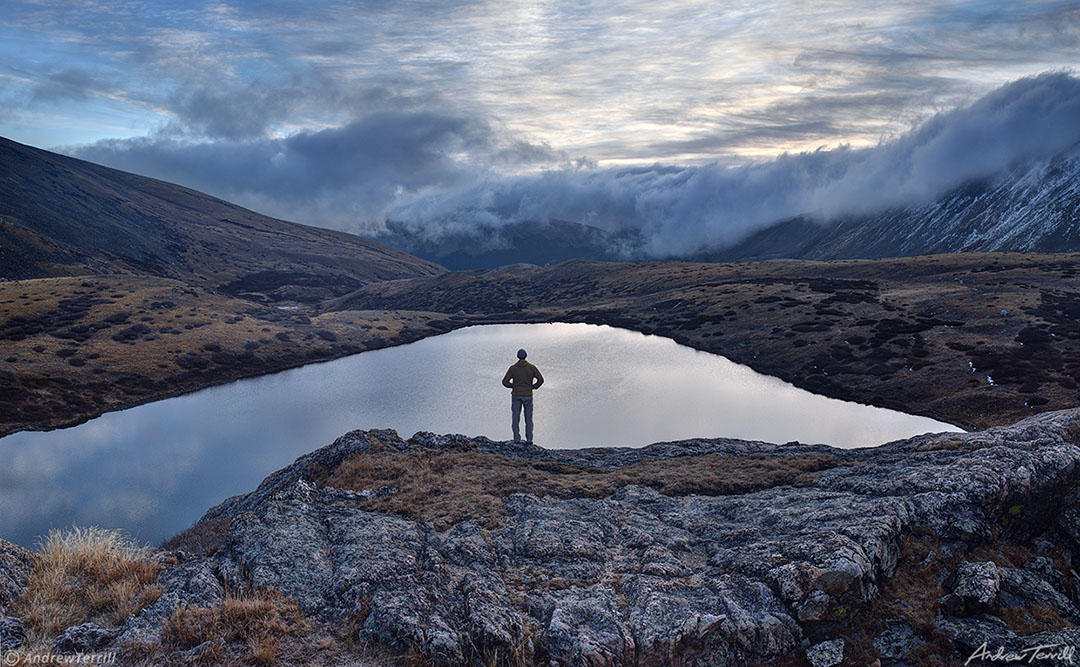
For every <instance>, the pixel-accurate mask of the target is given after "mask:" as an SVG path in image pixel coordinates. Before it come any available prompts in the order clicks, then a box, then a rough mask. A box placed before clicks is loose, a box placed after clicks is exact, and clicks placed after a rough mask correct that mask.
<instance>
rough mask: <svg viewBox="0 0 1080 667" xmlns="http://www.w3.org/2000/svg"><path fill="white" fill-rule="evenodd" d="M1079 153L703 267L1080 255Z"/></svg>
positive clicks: (799, 221)
mask: <svg viewBox="0 0 1080 667" xmlns="http://www.w3.org/2000/svg"><path fill="white" fill-rule="evenodd" d="M1078 223H1080V146H1074V147H1073V149H1072V150H1070V151H1067V152H1065V153H1060V154H1058V155H1056V156H1054V157H1053V158H1050V159H1045V160H1034V161H1027V162H1022V163H1019V164H1017V165H1014V166H1013V167H1012V168H1011V169H1009V170H1007V171H1005V172H1002V173H999V174H997V175H996V176H993V177H987V178H980V179H974V180H970V181H968V182H966V183H964V184H962V185H960V186H959V187H957V188H953V189H952V190H949V191H947V192H946V193H945V194H943V195H941V196H940V197H937V198H936V199H934V200H933V201H931V202H929V203H926V204H922V205H916V206H908V207H898V208H892V209H887V210H883V211H880V212H877V213H870V214H864V215H849V216H844V217H840V218H838V219H837V220H835V221H832V222H818V221H815V220H813V219H812V218H811V217H809V216H796V217H794V218H788V219H786V220H782V221H779V222H777V223H774V224H772V225H770V226H768V227H766V228H764V229H761V230H759V231H757V232H754V233H753V234H751V235H750V236H748V237H746V238H745V239H743V240H742V241H740V242H739V243H737V244H735V245H734V246H731V247H729V248H726V249H722V250H719V251H713V252H704V253H702V255H701V256H700V257H699V259H704V260H709V261H730V260H736V259H738V260H743V259H771V258H790V259H814V260H827V259H877V258H882V257H912V256H916V255H925V254H932V253H946V252H1002V251H1010V252H1071V251H1076V250H1078V249H1080V224H1078Z"/></svg>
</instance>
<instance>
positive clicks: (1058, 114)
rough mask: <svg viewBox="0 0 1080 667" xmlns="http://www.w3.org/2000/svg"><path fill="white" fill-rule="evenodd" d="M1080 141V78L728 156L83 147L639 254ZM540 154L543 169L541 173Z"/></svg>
mask: <svg viewBox="0 0 1080 667" xmlns="http://www.w3.org/2000/svg"><path fill="white" fill-rule="evenodd" d="M1078 142H1080V79H1077V78H1076V77H1074V76H1071V75H1069V74H1066V73H1047V74H1043V75H1040V76H1036V77H1028V78H1024V79H1020V80H1018V81H1015V82H1013V83H1010V84H1008V85H1006V86H1003V87H1001V88H999V89H997V90H995V91H993V92H991V93H990V94H988V95H986V96H984V97H983V98H981V99H979V100H978V101H976V102H975V103H973V104H971V105H969V106H965V107H962V108H959V109H954V110H951V111H948V112H943V113H940V114H938V115H936V116H934V117H932V118H930V119H929V120H927V121H926V122H925V123H923V124H922V125H920V126H919V127H917V128H916V129H914V130H912V131H911V132H909V133H907V134H904V135H902V136H900V137H899V138H897V139H894V140H891V141H887V142H883V143H881V144H879V145H877V146H874V147H870V148H859V149H855V148H850V147H840V148H837V149H832V150H824V149H821V150H816V151H810V152H803V153H796V154H783V155H781V156H779V157H777V158H775V159H773V160H768V161H761V162H756V163H752V164H749V165H743V166H728V165H722V164H718V163H713V164H708V165H702V166H690V167H675V166H664V165H660V164H655V165H652V166H647V167H634V168H616V169H611V168H608V169H604V168H597V167H596V166H595V165H593V164H591V163H589V162H587V161H577V162H572V161H570V160H569V159H568V158H567V156H566V155H564V154H562V153H559V152H557V151H555V150H553V149H551V148H550V147H547V146H545V145H543V144H535V143H529V142H526V141H522V140H519V139H516V138H515V137H514V136H513V135H512V134H511V133H509V132H506V131H504V130H499V129H498V128H496V127H495V126H493V125H492V124H490V123H488V122H485V121H483V120H482V119H479V118H476V117H469V116H460V115H458V116H454V115H443V114H436V113H431V112H423V113H420V112H418V113H413V114H400V113H399V114H386V113H377V114H373V115H370V116H367V117H365V118H363V119H359V120H357V121H354V122H352V123H350V124H348V125H346V126H343V127H339V128H332V129H326V130H321V131H317V132H299V133H296V134H294V135H291V136H289V137H287V138H281V139H249V140H239V139H237V140H218V141H214V142H200V143H188V142H182V141H177V140H170V139H139V140H127V141H113V142H104V143H99V144H96V145H94V146H91V147H87V148H84V149H81V150H79V151H77V153H78V155H79V156H80V157H84V158H86V159H90V160H93V161H97V162H102V163H105V164H109V165H112V166H116V167H119V168H122V169H127V170H131V171H136V172H139V173H146V174H150V175H153V176H157V177H160V178H164V179H167V180H173V181H176V182H180V183H183V184H186V185H190V186H192V187H196V188H198V189H202V190H206V191H208V192H211V193H213V194H217V195H219V196H222V197H224V198H226V199H230V200H233V201H238V202H240V203H243V204H246V205H248V206H251V207H253V208H256V209H258V210H261V211H265V212H268V213H272V214H275V215H279V216H282V217H287V218H291V219H295V220H300V221H303V222H310V223H316V224H325V225H329V226H334V227H338V228H342V229H348V230H352V231H359V232H365V233H377V232H378V231H379V230H380V229H381V226H382V224H383V223H384V222H385V221H386V220H388V219H389V220H394V221H398V222H401V223H404V224H405V225H407V226H408V227H410V228H411V229H413V230H414V231H416V232H418V233H420V234H422V235H424V236H426V237H428V238H433V239H437V238H438V237H439V236H440V235H443V234H448V233H452V234H458V233H462V232H473V233H474V234H475V235H476V236H478V237H482V236H484V235H485V234H486V231H485V230H491V229H492V228H497V227H499V226H501V225H504V224H507V223H516V222H540V223H542V222H544V221H547V220H553V219H557V220H569V221H574V222H582V223H587V224H590V225H594V226H597V227H600V228H603V229H606V230H608V231H612V232H620V231H628V230H629V231H633V232H635V233H636V236H637V237H638V238H641V239H643V245H642V246H640V247H637V248H635V252H637V253H639V254H640V255H642V256H649V257H669V256H680V255H689V254H693V253H695V252H698V251H701V250H706V249H715V248H722V247H724V246H727V245H730V244H732V243H734V242H737V241H738V240H740V239H742V238H743V237H745V236H746V235H747V234H749V233H751V232H752V231H754V230H756V229H759V228H761V227H762V226H765V225H768V224H769V223H772V222H775V221H778V220H781V219H784V218H788V217H791V216H795V215H809V216H812V217H815V218H817V219H819V220H821V221H828V220H830V219H832V218H835V217H837V216H840V215H845V214H857V213H863V212H871V211H875V210H880V209H883V208H888V207H895V206H907V205H917V204H920V203H923V202H926V201H928V200H930V199H932V198H934V197H936V196H938V195H939V194H941V193H942V192H944V191H946V190H948V189H950V188H953V187H955V186H957V185H960V184H961V183H963V182H965V181H967V180H970V179H974V178H983V177H989V176H992V175H994V174H996V173H999V172H1001V171H1002V170H1004V169H1006V168H1008V167H1009V166H1010V165H1013V164H1015V163H1017V162H1020V161H1023V160H1028V159H1039V158H1046V157H1049V156H1053V155H1055V154H1058V153H1060V152H1062V151H1066V150H1070V149H1072V148H1075V147H1076V146H1077V144H1078ZM537 167H542V169H540V170H539V171H537V170H536V168H537Z"/></svg>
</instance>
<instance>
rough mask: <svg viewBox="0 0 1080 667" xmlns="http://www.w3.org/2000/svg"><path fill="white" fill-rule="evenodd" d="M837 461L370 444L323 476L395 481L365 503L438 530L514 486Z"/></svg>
mask: <svg viewBox="0 0 1080 667" xmlns="http://www.w3.org/2000/svg"><path fill="white" fill-rule="evenodd" d="M837 464H838V463H837V460H836V458H835V457H833V456H831V455H827V454H802V455H794V456H781V457H766V456H746V457H737V458H736V457H724V456H716V455H705V456H683V457H678V458H673V459H667V460H664V461H647V462H643V463H637V464H634V465H629V466H624V467H621V468H616V469H612V470H603V469H599V468H589V467H585V466H579V465H571V464H567V463H560V462H557V461H551V460H538V461H515V460H513V459H510V458H507V457H505V456H501V455H498V454H489V453H478V452H470V451H463V450H460V449H442V450H430V449H419V450H414V451H410V452H406V453H401V452H398V451H396V450H394V449H392V448H389V447H386V446H384V445H373V446H372V447H371V448H370V449H369V450H368V451H366V452H365V453H363V454H360V455H359V456H357V457H354V458H352V459H350V460H348V461H345V462H344V463H342V464H341V465H340V466H339V467H338V468H337V470H335V471H334V475H333V478H332V479H329V480H327V482H326V483H327V484H328V485H331V486H335V487H338V488H342V489H350V490H357V491H358V490H363V489H375V488H379V487H381V486H391V487H395V488H397V493H395V494H393V495H390V496H385V497H383V498H375V499H372V500H369V501H366V503H365V507H366V508H367V509H371V510H374V511H379V512H387V513H391V514H398V515H401V516H406V517H409V518H411V519H415V520H417V521H431V522H432V523H434V524H435V526H436V527H437V528H438V529H440V530H442V529H445V528H448V527H449V526H451V525H453V524H455V523H458V522H460V521H463V520H466V519H476V520H479V521H480V522H481V523H482V524H484V525H485V526H487V527H489V528H490V527H496V526H498V525H499V524H500V523H501V521H502V518H503V516H504V513H503V508H502V499H503V497H504V496H506V495H509V494H512V493H532V494H535V495H539V496H552V497H555V498H603V497H606V496H609V495H611V494H612V493H614V492H615V491H617V490H618V489H619V488H621V487H623V486H626V485H629V484H638V485H643V486H648V487H652V488H654V489H656V490H657V491H659V492H661V493H664V494H666V495H671V496H680V495H689V494H701V495H713V496H715V495H726V494H733V493H745V492H748V491H754V490H757V489H763V488H768V487H772V486H778V485H784V484H794V485H801V484H807V483H808V482H809V481H810V479H811V477H810V475H811V473H813V472H816V471H820V470H824V469H826V468H830V467H833V466H835V465H837Z"/></svg>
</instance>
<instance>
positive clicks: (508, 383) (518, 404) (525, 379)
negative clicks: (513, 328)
mask: <svg viewBox="0 0 1080 667" xmlns="http://www.w3.org/2000/svg"><path fill="white" fill-rule="evenodd" d="M526 356H527V355H526V354H525V350H518V351H517V358H518V362H517V363H516V364H514V365H513V366H511V367H510V368H509V369H507V371H506V375H504V376H503V386H504V387H507V388H509V389H512V390H513V391H511V392H510V412H511V414H512V415H513V421H512V422H511V424H512V425H513V427H514V442H521V431H520V430H519V428H518V422H519V421H520V419H521V408H522V407H524V408H525V441H526V442H527V443H529V444H530V445H531V444H532V441H533V420H532V415H533V396H532V393H533V390H534V389H539V388H540V385H542V384H544V376H543V375H540V370H539V369H538V368H537V367H536V366H533V365H532V364H530V363H529V362H527V361H525V357H526ZM534 380H535V382H534Z"/></svg>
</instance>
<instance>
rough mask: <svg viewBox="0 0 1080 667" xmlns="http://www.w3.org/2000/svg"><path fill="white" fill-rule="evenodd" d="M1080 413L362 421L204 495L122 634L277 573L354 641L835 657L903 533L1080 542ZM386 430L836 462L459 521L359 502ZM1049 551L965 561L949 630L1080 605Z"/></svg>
mask: <svg viewBox="0 0 1080 667" xmlns="http://www.w3.org/2000/svg"><path fill="white" fill-rule="evenodd" d="M1078 425H1080V412H1078V411H1068V412H1058V413H1051V414H1046V415H1042V416H1038V417H1034V418H1031V419H1028V420H1025V421H1023V422H1020V423H1018V424H1016V425H1014V426H1011V427H1006V428H998V429H992V430H988V431H983V432H978V433H968V434H942V435H926V436H919V437H916V438H911V439H909V440H905V441H899V442H894V443H889V444H887V445H883V446H881V447H878V448H871V449H862V450H834V449H830V448H826V447H820V446H817V447H812V446H803V445H791V446H777V445H770V444H766V443H751V442H740V441H731V440H693V441H687V442H680V443H663V444H659V445H653V446H651V447H646V448H642V449H633V450H630V449H623V450H589V451H546V450H543V449H540V448H537V447H528V446H523V445H514V444H512V443H505V442H492V441H489V440H486V439H483V438H475V439H473V438H465V437H463V436H435V435H432V434H418V435H417V436H415V437H414V438H413V439H411V440H408V441H406V440H402V439H401V438H399V437H398V436H397V435H396V434H395V433H394V432H392V431H366V432H365V431H356V432H352V433H349V434H347V435H345V436H343V437H341V438H339V439H338V440H337V441H336V442H334V443H333V444H332V445H330V446H328V447H325V448H322V449H320V450H317V451H315V452H312V453H311V454H308V455H306V456H304V457H301V458H300V459H298V460H297V461H296V463H294V464H293V465H291V466H289V467H287V468H284V469H282V470H281V471H278V472H277V473H275V474H273V475H271V476H270V477H268V478H267V479H266V480H265V481H264V482H263V484H261V485H260V486H259V488H258V489H257V490H255V491H254V492H252V493H250V494H247V495H244V496H237V497H234V498H231V499H229V500H227V501H226V502H224V503H222V504H221V505H219V506H218V507H216V508H214V509H212V510H211V511H210V512H208V513H207V515H206V517H205V518H204V519H203V521H217V522H225V524H226V525H228V529H227V533H226V535H225V536H224V539H223V543H222V546H221V547H220V548H219V549H218V550H217V551H216V552H215V553H214V554H213V555H211V556H190V555H186V556H185V557H186V558H187V560H186V562H183V563H180V564H175V565H167V566H166V570H165V574H164V575H163V578H162V584H163V588H164V589H165V591H166V592H165V594H164V595H162V597H161V598H160V599H159V600H158V601H157V602H156V603H155V604H154V605H152V606H151V607H149V608H147V609H146V610H145V611H143V612H142V614H140V615H139V616H136V617H133V618H130V619H129V620H128V622H127V625H126V626H125V629H124V632H123V633H122V635H121V637H120V641H121V642H132V641H142V642H151V641H153V639H154V638H155V637H156V636H157V635H156V633H158V632H159V631H160V626H161V624H162V622H163V621H164V619H166V618H167V617H168V615H169V614H170V613H172V611H173V610H175V609H176V608H177V607H178V606H180V605H184V604H189V605H197V606H203V607H206V606H211V605H213V604H215V603H217V602H220V600H221V599H222V597H223V596H224V590H225V589H226V588H228V589H237V590H243V589H255V588H272V589H275V590H277V591H279V592H281V593H282V594H284V595H286V596H288V597H291V598H293V599H295V600H296V601H298V602H299V604H300V605H301V606H302V607H303V608H304V609H305V610H306V611H307V613H309V614H310V615H312V616H315V617H318V618H321V619H324V620H326V621H330V622H332V623H337V624H341V623H345V622H348V623H350V624H351V627H354V628H355V637H354V638H355V639H356V640H357V641H359V642H362V643H373V644H377V645H379V646H382V647H385V648H388V649H390V650H395V651H407V650H411V651H418V652H420V653H422V654H423V655H426V656H427V658H429V659H431V660H433V661H435V662H437V663H440V664H467V663H477V664H479V663H483V662H484V661H485V660H491V659H492V656H502V658H506V657H507V656H515V659H520V660H522V661H525V662H537V663H543V664H547V663H548V662H549V661H554V663H556V664H591V665H618V664H668V663H681V664H701V665H737V664H746V663H747V662H756V661H767V660H770V659H773V658H778V657H781V656H786V655H796V654H797V655H805V656H808V657H807V659H808V660H811V661H812V662H815V663H819V664H834V662H833V661H834V660H835V661H838V660H839V659H840V657H842V656H843V655H844V653H845V651H846V650H849V649H846V648H845V643H844V642H842V641H841V642H836V641H832V640H837V639H843V638H844V637H845V632H846V631H847V630H849V629H850V627H849V626H850V623H849V621H850V620H851V619H852V618H853V617H855V616H857V615H858V613H859V612H860V611H865V610H867V609H869V608H870V607H871V606H872V605H873V604H874V603H875V602H876V601H877V600H878V599H879V597H880V594H881V590H882V586H883V585H885V584H886V583H887V582H888V581H889V578H890V577H891V576H892V575H893V573H894V572H895V571H896V569H897V567H898V562H899V561H900V559H901V552H902V549H901V543H902V540H903V539H904V538H905V536H907V535H911V534H913V533H914V532H919V533H920V534H924V535H933V536H934V539H935V540H936V542H935V543H936V545H937V549H938V550H939V552H940V555H938V556H936V557H937V558H938V559H939V560H940V559H944V558H948V557H955V555H957V554H961V555H962V554H965V553H968V552H971V551H972V550H975V549H976V548H979V547H981V546H985V545H988V544H993V543H994V542H995V540H997V541H1000V540H1002V539H1005V537H1006V536H1008V535H1016V536H1018V537H1017V539H1028V538H1030V537H1031V536H1033V535H1043V537H1041V538H1040V539H1043V540H1044V541H1046V539H1047V537H1046V536H1050V537H1051V538H1052V539H1054V540H1058V541H1059V542H1061V543H1068V544H1067V549H1069V550H1071V549H1080V544H1074V540H1075V538H1074V537H1071V536H1070V532H1069V528H1070V527H1072V526H1073V525H1074V524H1075V521H1073V520H1072V518H1070V517H1073V516H1074V515H1073V514H1070V511H1071V510H1068V508H1066V507H1063V506H1062V503H1061V499H1062V498H1064V497H1066V495H1067V494H1068V493H1069V492H1070V491H1071V490H1072V488H1073V486H1074V485H1075V483H1076V482H1077V480H1078V479H1080V469H1078V468H1077V463H1078V462H1080V438H1078V437H1077V434H1078V433H1080V426H1078ZM373 445H378V446H380V447H383V448H390V449H392V450H394V451H400V452H408V451H415V450H420V449H429V450H431V449H434V450H438V449H445V448H453V447H456V448H466V449H468V450H469V451H475V452H487V453H497V454H500V455H502V456H505V457H507V458H510V459H513V460H520V461H536V460H550V461H552V462H556V463H560V464H568V465H569V464H573V465H576V466H587V467H591V468H606V469H616V468H619V467H623V466H628V465H632V464H634V463H640V462H644V461H656V460H667V459H674V458H676V457H685V456H697V455H706V454H714V455H721V456H723V457H724V458H723V459H718V460H722V461H723V462H724V463H725V464H727V465H732V466H739V465H740V464H741V462H742V461H743V460H744V459H745V457H758V458H760V457H765V458H782V457H792V456H802V455H806V454H809V453H817V454H820V453H822V452H828V453H829V454H831V455H832V456H834V457H835V464H834V465H832V466H831V467H827V468H826V469H824V470H821V471H819V472H816V473H814V474H813V475H811V476H809V477H808V478H807V479H804V480H802V481H801V482H800V484H799V485H798V486H793V485H784V486H775V487H768V488H760V489H758V490H755V491H752V492H748V493H740V494H736V495H717V496H707V495H681V496H676V495H664V494H662V493H660V492H658V491H657V490H655V489H653V488H649V487H646V486H636V485H626V486H623V487H622V488H619V489H618V490H617V491H616V492H615V493H613V494H611V495H609V496H608V497H600V498H587V497H581V498H553V497H541V496H538V495H531V494H526V493H519V494H513V495H509V496H507V497H506V498H504V499H503V509H504V511H505V519H504V520H503V521H502V525H501V526H500V527H498V528H495V529H491V528H484V527H483V526H482V524H481V522H480V521H477V520H465V521H461V522H459V523H457V524H455V525H453V526H452V527H450V528H449V529H448V530H443V531H438V530H435V528H434V527H433V526H432V525H431V524H425V523H421V522H417V521H413V520H410V519H409V518H406V517H403V516H395V515H390V514H385V513H378V512H373V511H369V510H367V509H365V507H364V505H363V503H364V501H365V499H367V498H368V497H370V496H371V495H372V493H374V491H375V490H368V491H369V492H368V493H366V494H365V493H363V490H361V491H359V492H358V491H347V490H342V489H338V488H334V487H332V486H327V485H325V484H324V482H325V481H326V480H327V479H332V478H333V473H334V471H335V470H336V469H337V468H338V466H340V465H341V464H342V462H344V461H346V460H349V459H351V458H353V457H356V456H357V455H359V454H361V453H363V452H365V451H367V450H368V448H370V447H372V446H373ZM393 492H394V489H382V490H381V491H379V493H382V494H386V493H393ZM1069 497H1072V496H1069ZM1063 510H1064V511H1063ZM1055 525H1064V526H1065V527H1066V528H1064V529H1056V528H1055ZM1048 531H1049V532H1048ZM1024 536H1027V537H1024ZM1077 553H1080V551H1078V552H1077ZM928 558H929V557H928ZM1036 560H1038V559H1036ZM1042 561H1044V562H1042V563H1034V564H1033V565H1030V566H1027V567H1023V568H999V567H998V566H997V565H995V564H994V563H992V562H985V561H977V560H971V561H970V562H968V561H964V562H962V563H961V564H960V565H959V566H957V567H956V568H954V571H953V572H952V573H950V575H949V577H948V578H949V582H948V583H949V584H950V585H951V587H952V588H951V592H948V593H947V595H952V596H955V597H957V598H958V599H960V600H961V602H963V603H968V604H966V605H965V604H961V605H960V606H959V607H956V608H955V610H953V613H955V614H956V615H955V616H953V615H949V613H946V612H948V611H949V609H950V608H948V607H947V606H944V605H943V606H942V607H941V609H940V611H939V616H938V619H937V621H936V623H937V627H938V629H939V631H940V633H941V634H942V635H943V636H947V637H950V638H951V639H952V641H953V642H954V645H955V647H956V648H957V650H963V651H970V650H974V649H973V648H970V647H971V644H972V642H973V641H974V640H975V639H977V638H978V637H980V636H983V637H986V638H988V641H990V643H991V646H992V645H993V642H994V640H995V639H996V640H998V641H999V642H1000V643H1002V644H1003V645H1006V646H1013V647H1016V646H1020V645H1021V644H1022V643H1023V642H1024V641H1025V640H1026V638H1025V637H1024V636H1022V635H1019V634H1017V633H1015V632H1013V631H1012V630H1010V629H1009V628H1008V627H1006V626H1005V624H1004V623H1003V622H1002V621H1001V620H998V619H996V618H993V617H978V616H970V614H973V613H975V612H984V611H986V610H988V609H991V608H996V605H999V604H1002V605H1006V606H1008V605H1010V604H1013V605H1017V606H1023V605H1025V604H1032V603H1035V602H1036V601H1037V602H1038V603H1039V604H1042V605H1049V606H1050V607H1051V608H1053V609H1054V610H1055V612H1056V613H1057V614H1059V615H1060V616H1061V617H1062V618H1063V619H1070V620H1071V619H1076V620H1077V621H1080V619H1077V618H1076V614H1077V610H1076V607H1075V606H1073V603H1072V602H1071V601H1070V599H1069V598H1068V596H1067V594H1066V592H1065V589H1066V587H1065V586H1064V585H1063V583H1062V582H1063V581H1064V579H1063V578H1062V577H1061V576H1060V575H1061V573H1059V572H1058V571H1057V570H1056V569H1055V566H1054V564H1053V563H1050V564H1049V566H1047V563H1049V559H1046V558H1044V559H1042ZM1046 567H1049V570H1050V571H1051V572H1052V573H1053V574H1050V573H1048V572H1046V571H1043V570H1040V568H1043V569H1045V568H1046ZM1054 577H1057V579H1056V581H1052V580H1053V579H1054ZM943 578H944V577H943ZM929 583H934V582H929ZM882 627H883V630H882V631H881V632H880V633H879V634H877V635H876V636H875V637H874V638H873V642H872V644H870V645H871V646H873V647H876V649H873V650H876V651H878V653H879V656H880V657H881V658H885V659H886V660H900V659H902V658H903V656H904V655H905V654H909V653H910V652H911V651H914V650H917V649H919V647H921V646H923V645H924V644H926V642H927V638H926V637H925V636H922V635H921V634H919V633H917V632H916V631H915V630H913V629H912V627H911V625H910V624H908V623H906V622H903V621H902V620H899V619H893V620H892V621H889V622H888V623H887V625H886V626H882ZM919 632H925V629H922V630H919ZM1063 632H1065V631H1063ZM1070 632H1075V631H1072V630H1069V631H1067V632H1066V634H1068V633H1070ZM1059 634H1060V633H1059ZM1067 638H1070V639H1071V638H1072V635H1071V634H1069V635H1068V637H1067ZM979 643H980V644H981V642H979ZM849 644H850V642H849ZM978 645H979V644H975V647H977V646H978ZM849 648H850V647H849Z"/></svg>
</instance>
